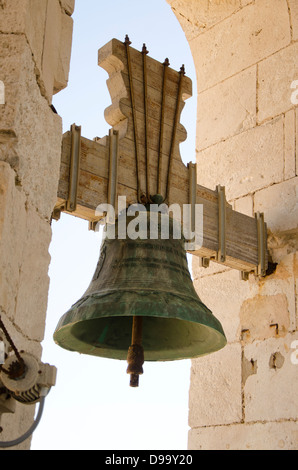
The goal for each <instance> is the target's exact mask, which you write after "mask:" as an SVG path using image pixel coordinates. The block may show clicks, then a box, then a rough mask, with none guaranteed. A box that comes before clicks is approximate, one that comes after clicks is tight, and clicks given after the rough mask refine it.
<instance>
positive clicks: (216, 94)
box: [167, 0, 298, 449]
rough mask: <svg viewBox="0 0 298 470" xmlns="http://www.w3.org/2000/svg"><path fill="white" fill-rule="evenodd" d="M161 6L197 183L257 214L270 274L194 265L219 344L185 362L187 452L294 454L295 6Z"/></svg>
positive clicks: (173, 1)
mask: <svg viewBox="0 0 298 470" xmlns="http://www.w3.org/2000/svg"><path fill="white" fill-rule="evenodd" d="M167 1H168V3H169V4H170V5H171V7H172V9H173V11H174V13H175V14H176V16H177V18H178V20H179V21H180V24H181V26H182V28H183V30H184V31H185V34H186V37H187V39H188V42H189V44H190V48H191V51H192V54H193V58H194V63H195V66H196V70H197V83H198V95H197V98H198V121H197V162H198V182H199V184H202V185H204V186H207V187H210V188H212V189H214V188H215V187H216V185H217V184H221V185H224V186H225V187H226V194H227V198H228V200H229V202H230V203H232V204H233V206H234V208H235V209H236V210H238V211H239V212H243V213H245V214H248V215H250V216H253V215H254V213H255V212H257V211H261V212H264V214H265V220H266V222H267V224H268V229H269V250H270V256H271V258H272V261H273V262H274V263H277V268H276V271H275V272H274V273H272V274H271V275H268V276H267V277H265V278H264V279H262V280H259V279H256V278H255V277H254V275H250V277H249V280H248V281H240V279H239V273H238V272H237V271H234V270H230V269H227V268H225V267H224V266H220V265H217V264H212V263H211V264H210V267H209V268H207V269H204V268H200V267H199V265H198V262H197V260H194V261H193V274H194V279H195V280H194V282H195V286H196V288H197V290H198V293H199V295H200V297H201V299H202V300H203V302H204V303H206V305H208V307H209V308H211V310H213V313H214V314H215V316H216V317H217V318H219V320H220V321H221V322H222V324H223V327H224V329H225V332H226V335H227V338H228V345H227V346H226V348H225V349H223V350H222V351H220V352H218V353H215V354H213V355H211V356H208V357H206V358H201V359H197V360H194V361H193V363H192V374H191V386H190V402H189V408H190V410H189V424H190V427H191V430H190V433H189V448H190V449H297V448H298V426H297V418H298V406H297V405H298V400H297V386H298V364H297V362H298V361H297V344H298V343H295V341H297V339H298V332H297V320H298V316H297V277H298V255H297V246H298V186H297V182H298V177H297V171H298V154H297V147H298V146H297V142H298V138H297V130H298V109H297V104H298V100H297V92H295V91H296V90H295V83H293V82H294V81H296V80H298V62H297V56H298V42H297V41H298V3H297V0H167ZM297 85H298V82H297ZM291 86H292V88H291Z"/></svg>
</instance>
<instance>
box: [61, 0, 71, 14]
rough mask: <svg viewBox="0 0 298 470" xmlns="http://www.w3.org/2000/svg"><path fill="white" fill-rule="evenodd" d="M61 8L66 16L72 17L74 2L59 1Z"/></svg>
mask: <svg viewBox="0 0 298 470" xmlns="http://www.w3.org/2000/svg"><path fill="white" fill-rule="evenodd" d="M60 3H61V6H62V8H63V9H64V10H65V11H66V13H67V14H68V15H72V14H73V12H74V8H75V0H60Z"/></svg>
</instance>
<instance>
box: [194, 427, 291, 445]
mask: <svg viewBox="0 0 298 470" xmlns="http://www.w3.org/2000/svg"><path fill="white" fill-rule="evenodd" d="M297 447H298V432H297V422H295V421H283V422H280V423H279V422H273V423H253V424H232V425H229V426H211V427H206V428H199V429H191V430H190V432H189V441H188V448H189V450H246V451H247V450H272V451H276V450H297Z"/></svg>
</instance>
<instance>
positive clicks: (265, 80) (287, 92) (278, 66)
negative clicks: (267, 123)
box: [258, 43, 298, 123]
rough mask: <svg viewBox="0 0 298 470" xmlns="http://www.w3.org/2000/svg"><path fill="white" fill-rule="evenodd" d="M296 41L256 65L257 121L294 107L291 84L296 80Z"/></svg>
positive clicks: (297, 76)
mask: <svg viewBox="0 0 298 470" xmlns="http://www.w3.org/2000/svg"><path fill="white" fill-rule="evenodd" d="M297 55H298V43H294V44H292V45H290V46H289V47H286V48H285V49H283V50H281V51H279V52H277V53H276V54H274V55H272V56H271V57H268V58H267V59H266V60H263V61H262V62H261V63H260V64H259V65H258V122H259V123H261V122H263V121H264V120H265V119H271V118H272V117H274V116H278V115H279V114H282V113H284V112H286V111H288V110H289V109H291V108H293V107H294V104H293V103H292V101H291V96H292V93H293V89H292V88H291V84H292V82H293V81H294V80H298V63H297Z"/></svg>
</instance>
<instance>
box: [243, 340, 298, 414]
mask: <svg viewBox="0 0 298 470" xmlns="http://www.w3.org/2000/svg"><path fill="white" fill-rule="evenodd" d="M297 339H298V333H297V332H296V333H293V334H288V335H286V336H285V337H282V338H270V339H268V340H266V341H256V342H254V343H252V344H250V345H246V346H245V347H244V356H245V358H246V359H247V360H249V361H253V362H254V364H256V367H257V373H256V374H253V375H250V376H249V377H248V378H247V380H246V382H245V384H244V406H245V421H246V422H249V421H251V422H254V421H277V420H282V419H293V420H295V419H296V420H297V419H298V398H297V387H298V373H297V372H298V369H297V368H298V365H297V364H296V363H293V353H294V350H293V343H294V341H297ZM295 359H296V356H295Z"/></svg>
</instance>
